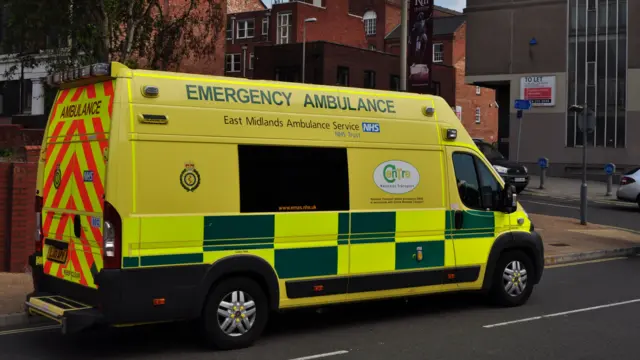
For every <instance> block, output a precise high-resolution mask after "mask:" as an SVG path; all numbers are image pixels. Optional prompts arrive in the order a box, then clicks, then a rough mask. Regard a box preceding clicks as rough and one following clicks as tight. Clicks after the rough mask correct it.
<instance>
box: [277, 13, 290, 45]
mask: <svg viewBox="0 0 640 360" xmlns="http://www.w3.org/2000/svg"><path fill="white" fill-rule="evenodd" d="M292 18H293V13H292V12H291V11H287V12H279V13H278V18H277V22H276V28H277V29H276V30H277V31H276V44H278V45H280V44H288V43H289V42H290V41H291V19H292ZM284 19H286V21H284Z"/></svg>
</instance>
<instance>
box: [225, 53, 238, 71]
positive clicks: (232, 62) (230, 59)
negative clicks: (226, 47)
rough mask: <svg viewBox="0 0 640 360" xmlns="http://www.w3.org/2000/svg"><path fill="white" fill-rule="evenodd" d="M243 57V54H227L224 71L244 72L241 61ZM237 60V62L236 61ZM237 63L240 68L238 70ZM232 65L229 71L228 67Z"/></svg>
mask: <svg viewBox="0 0 640 360" xmlns="http://www.w3.org/2000/svg"><path fill="white" fill-rule="evenodd" d="M241 57H242V54H225V60H224V70H225V72H227V73H238V72H240V70H242V62H241V61H240V60H241ZM236 59H237V61H236ZM236 63H237V64H238V67H237V68H236V67H235V65H236ZM228 64H230V66H229V67H228V69H229V70H227V65H228Z"/></svg>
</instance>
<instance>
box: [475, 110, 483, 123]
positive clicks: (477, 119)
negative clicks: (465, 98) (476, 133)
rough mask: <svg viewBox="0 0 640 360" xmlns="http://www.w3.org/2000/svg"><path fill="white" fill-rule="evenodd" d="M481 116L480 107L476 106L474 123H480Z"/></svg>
mask: <svg viewBox="0 0 640 360" xmlns="http://www.w3.org/2000/svg"><path fill="white" fill-rule="evenodd" d="M481 116H482V114H481V111H480V108H479V107H477V108H476V124H480V120H481V119H480V117H481Z"/></svg>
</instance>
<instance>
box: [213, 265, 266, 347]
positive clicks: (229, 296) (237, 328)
mask: <svg viewBox="0 0 640 360" xmlns="http://www.w3.org/2000/svg"><path fill="white" fill-rule="evenodd" d="M268 312H269V306H268V304H267V297H266V295H265V293H264V291H263V290H262V288H261V287H260V285H258V284H257V283H256V282H255V281H253V280H251V279H249V278H245V277H235V278H229V279H226V280H223V281H222V282H220V283H218V284H217V285H215V287H214V288H213V289H212V290H211V292H210V294H209V297H208V299H207V302H206V303H205V307H204V310H203V313H202V319H201V320H202V325H203V330H204V335H205V340H206V342H207V343H208V344H209V345H211V346H213V347H215V348H218V349H221V350H233V349H241V348H245V347H248V346H251V345H252V344H253V343H254V342H255V341H256V340H257V339H258V338H259V337H260V335H261V334H262V331H263V330H264V328H265V326H266V324H267V317H268Z"/></svg>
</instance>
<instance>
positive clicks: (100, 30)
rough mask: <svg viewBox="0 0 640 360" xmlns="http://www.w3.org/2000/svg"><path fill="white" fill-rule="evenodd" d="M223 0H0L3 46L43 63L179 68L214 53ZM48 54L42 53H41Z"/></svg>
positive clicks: (52, 67)
mask: <svg viewBox="0 0 640 360" xmlns="http://www.w3.org/2000/svg"><path fill="white" fill-rule="evenodd" d="M222 1H225V0H170V1H167V0H47V1H43V0H3V1H2V2H3V3H4V4H5V10H4V11H5V14H4V15H5V18H6V19H7V21H6V29H5V34H4V36H3V43H2V47H3V50H4V51H3V52H5V53H13V54H14V55H13V56H15V57H16V60H17V61H18V65H16V66H14V67H13V68H11V69H9V70H8V71H7V74H5V75H6V76H12V75H13V74H14V73H15V72H16V71H17V70H18V69H19V64H20V63H22V64H23V65H24V66H25V67H35V66H38V65H46V67H47V69H48V71H50V72H51V71H56V70H64V69H67V68H69V67H71V66H81V65H86V64H91V63H96V62H109V61H119V62H122V63H124V64H126V65H129V66H132V67H144V68H152V69H160V70H169V69H173V70H178V67H179V65H180V63H181V62H182V60H184V59H185V58H192V59H194V60H199V59H203V58H208V57H210V56H211V55H213V54H214V53H215V50H216V42H217V40H218V37H219V36H220V34H222V33H223V26H224V16H225V14H224V13H223V11H222V6H221V5H222ZM45 55H46V56H45Z"/></svg>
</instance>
